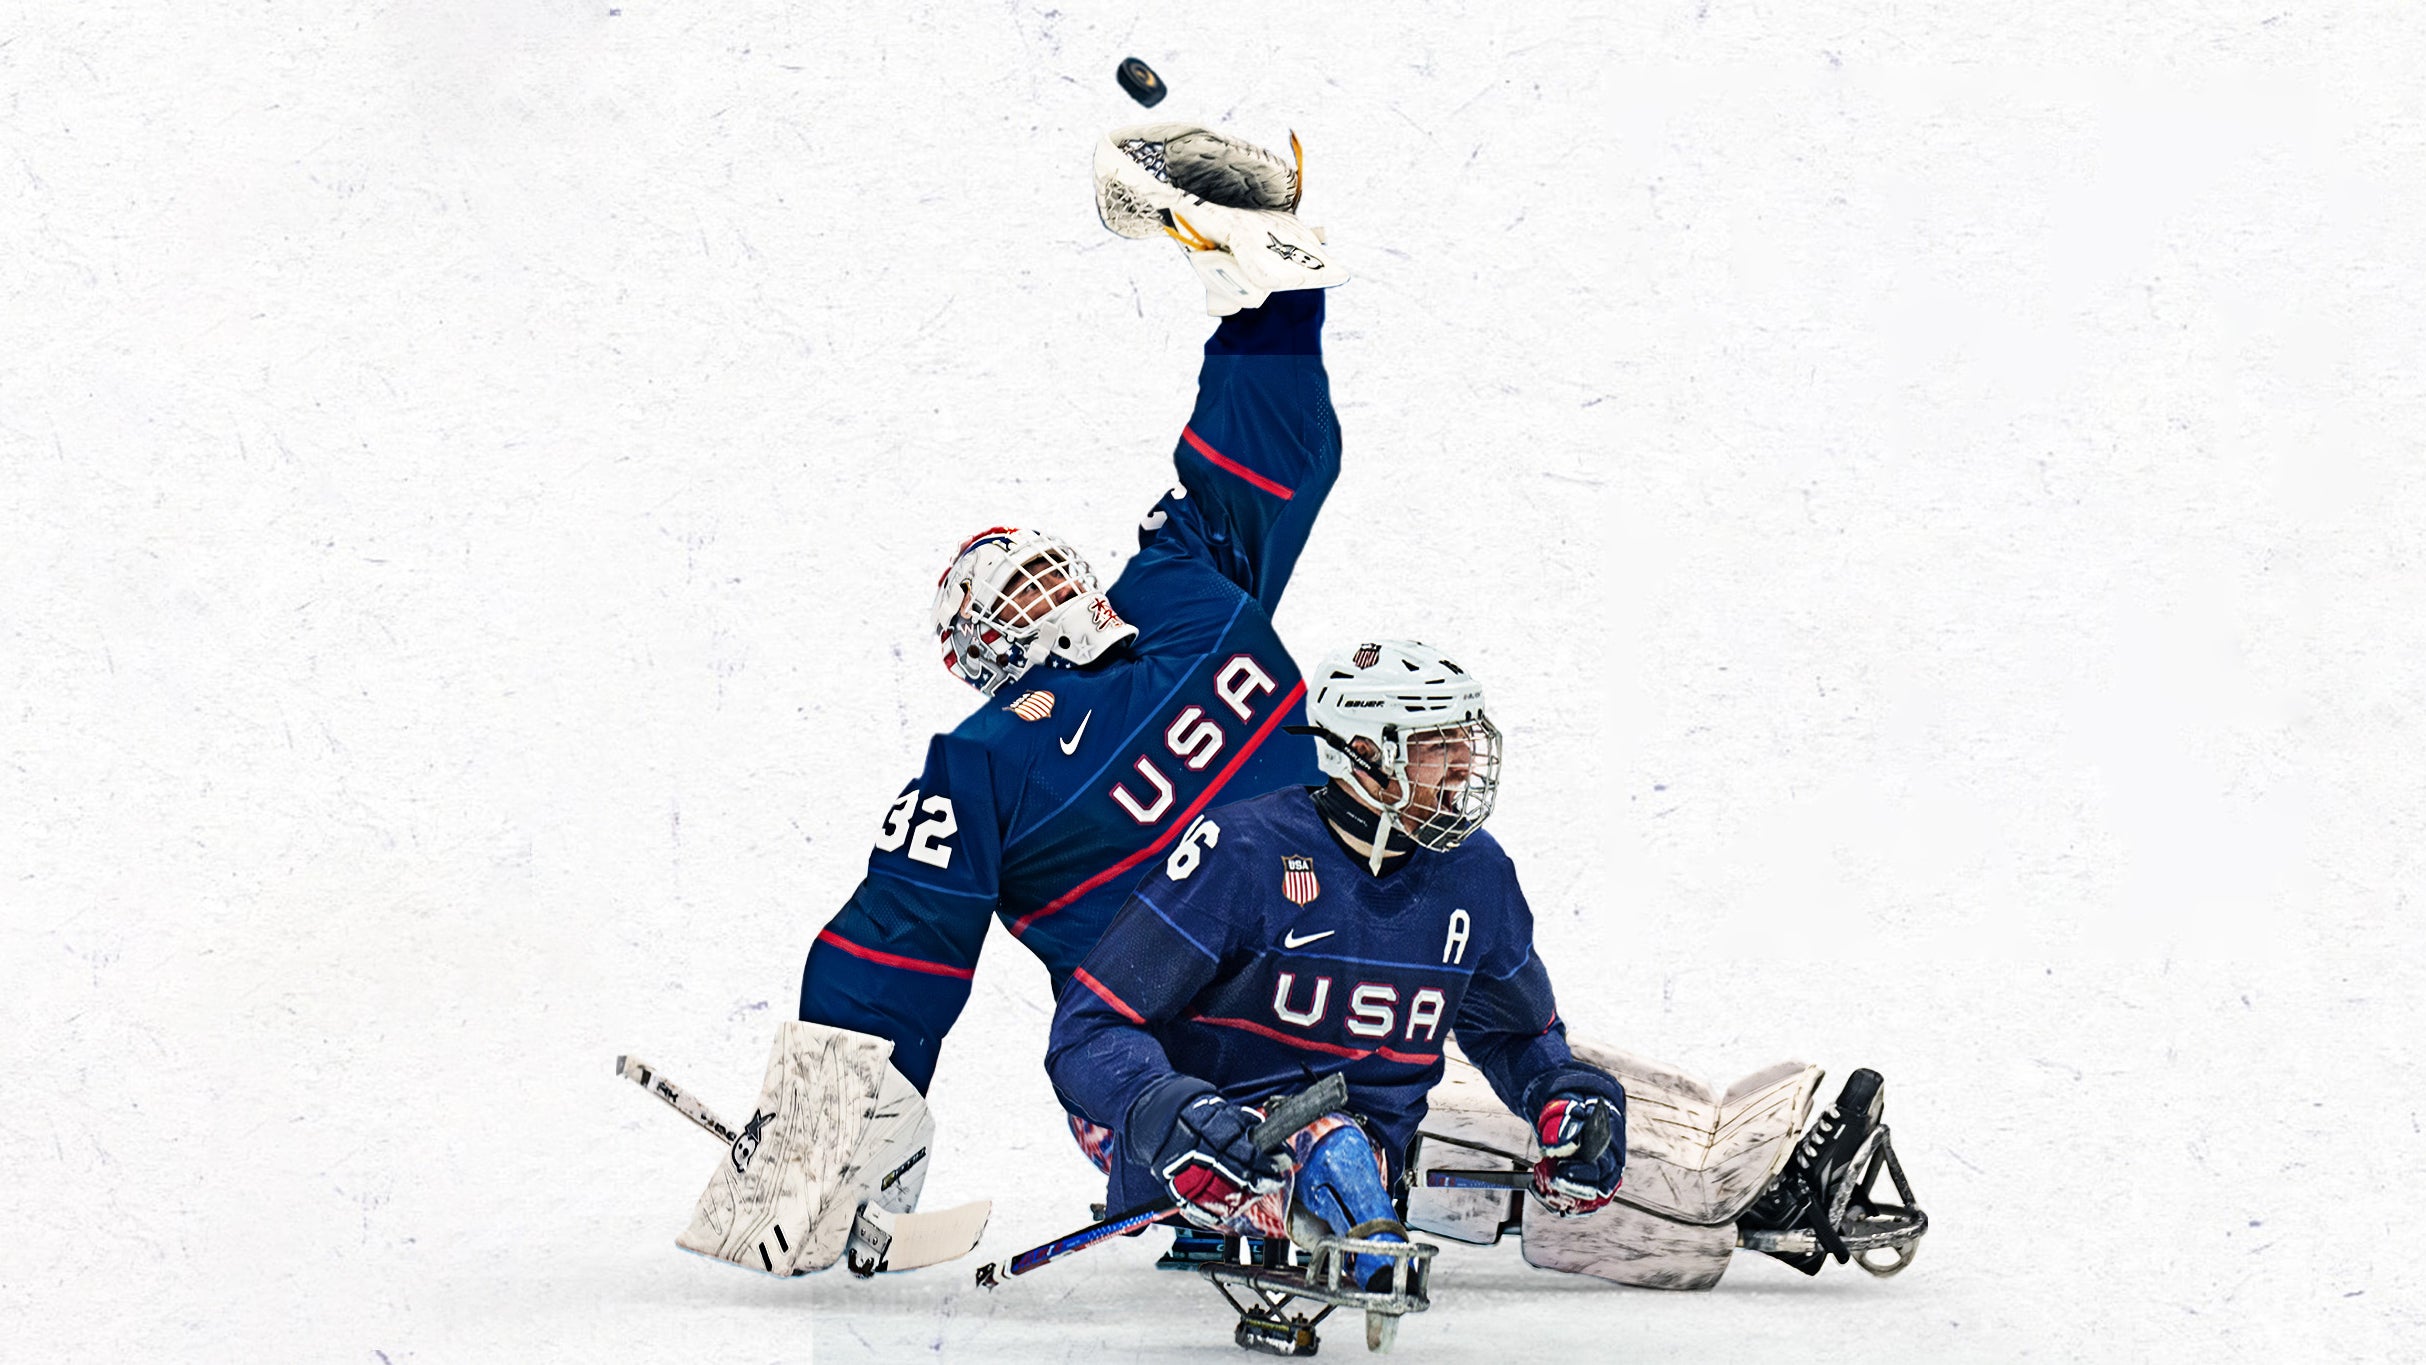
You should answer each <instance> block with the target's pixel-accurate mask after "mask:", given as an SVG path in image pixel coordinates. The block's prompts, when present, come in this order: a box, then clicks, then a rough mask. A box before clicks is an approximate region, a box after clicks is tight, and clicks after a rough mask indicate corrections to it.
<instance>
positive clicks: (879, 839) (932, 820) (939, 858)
mask: <svg viewBox="0 0 2426 1365" xmlns="http://www.w3.org/2000/svg"><path fill="white" fill-rule="evenodd" d="M913 810H923V811H925V812H926V813H927V818H926V819H924V820H921V821H919V822H918V832H917V833H916V834H915V835H913V834H911V832H910V812H911V811H913ZM959 830H960V821H959V820H958V819H957V818H956V817H954V816H953V814H952V798H951V797H948V796H930V797H928V798H927V803H926V804H925V805H924V806H921V805H919V804H918V788H916V787H912V788H910V789H909V790H908V791H906V792H903V793H902V794H901V799H900V800H898V801H895V802H894V803H893V807H892V809H890V810H888V811H886V812H885V813H884V828H883V829H881V830H878V831H877V833H876V851H877V852H879V853H890V852H892V851H893V850H894V849H897V848H899V847H901V844H902V841H903V840H904V839H907V840H909V843H910V861H911V862H914V863H925V864H926V865H927V866H929V867H950V866H951V865H952V849H951V847H950V845H947V844H945V843H944V842H943V841H944V840H946V839H949V838H951V837H952V836H953V835H954V834H956V833H958V832H959Z"/></svg>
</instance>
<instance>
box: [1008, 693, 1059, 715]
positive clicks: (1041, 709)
mask: <svg viewBox="0 0 2426 1365" xmlns="http://www.w3.org/2000/svg"><path fill="white" fill-rule="evenodd" d="M1002 709H1003V710H1005V711H1008V712H1010V713H1011V714H1012V715H1014V716H1017V717H1019V718H1020V719H1021V720H1043V719H1044V718H1045V717H1047V716H1049V715H1052V714H1053V694H1052V693H1050V692H1046V691H1042V690H1039V691H1035V692H1027V693H1023V694H1021V696H1020V698H1019V700H1017V701H1015V702H1012V703H1011V704H1010V705H1009V706H1006V707H1004V708H1002Z"/></svg>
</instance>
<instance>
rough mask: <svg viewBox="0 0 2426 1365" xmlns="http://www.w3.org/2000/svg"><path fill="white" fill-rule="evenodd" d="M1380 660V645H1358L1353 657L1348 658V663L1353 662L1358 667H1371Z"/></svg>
mask: <svg viewBox="0 0 2426 1365" xmlns="http://www.w3.org/2000/svg"><path fill="white" fill-rule="evenodd" d="M1380 661H1381V646H1380V645H1358V646H1357V647H1356V655H1355V657H1354V658H1352V659H1350V660H1349V662H1350V663H1353V664H1355V665H1356V666H1357V667H1358V668H1371V667H1372V666H1373V665H1375V664H1376V663H1379V662H1380Z"/></svg>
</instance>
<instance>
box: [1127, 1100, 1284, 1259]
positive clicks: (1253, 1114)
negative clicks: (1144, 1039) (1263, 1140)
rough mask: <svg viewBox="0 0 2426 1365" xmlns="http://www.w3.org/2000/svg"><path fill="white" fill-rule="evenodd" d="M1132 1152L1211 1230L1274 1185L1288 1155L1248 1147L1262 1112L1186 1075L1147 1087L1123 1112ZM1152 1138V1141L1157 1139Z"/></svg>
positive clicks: (1185, 1211) (1185, 1212) (1184, 1210)
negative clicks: (1145, 1152)
mask: <svg viewBox="0 0 2426 1365" xmlns="http://www.w3.org/2000/svg"><path fill="white" fill-rule="evenodd" d="M1129 1121H1130V1127H1129V1135H1130V1142H1131V1143H1132V1145H1133V1147H1134V1148H1135V1149H1138V1150H1144V1149H1146V1148H1147V1144H1149V1143H1151V1144H1152V1147H1151V1155H1150V1156H1149V1157H1148V1159H1147V1164H1148V1165H1149V1166H1150V1167H1151V1168H1152V1169H1153V1171H1154V1173H1155V1174H1156V1175H1158V1176H1161V1177H1162V1181H1163V1185H1164V1186H1165V1187H1166V1188H1167V1189H1169V1190H1170V1191H1171V1194H1172V1196H1173V1197H1174V1198H1176V1199H1178V1200H1179V1202H1180V1214H1181V1216H1182V1217H1184V1218H1186V1219H1187V1220H1188V1221H1189V1222H1191V1223H1194V1224H1196V1225H1197V1226H1198V1227H1206V1228H1211V1227H1218V1226H1220V1224H1221V1223H1222V1222H1223V1220H1225V1219H1227V1218H1229V1217H1230V1216H1231V1215H1232V1214H1234V1213H1236V1212H1238V1209H1239V1207H1240V1206H1241V1205H1243V1204H1245V1203H1246V1202H1247V1201H1249V1200H1251V1199H1254V1198H1256V1197H1257V1196H1258V1195H1262V1194H1266V1193H1269V1192H1270V1191H1273V1190H1277V1189H1279V1188H1280V1187H1281V1178H1282V1177H1283V1176H1286V1175H1287V1174H1288V1173H1289V1158H1288V1156H1287V1155H1286V1154H1285V1153H1281V1152H1259V1151H1257V1150H1255V1141H1254V1137H1253V1134H1254V1131H1255V1125H1256V1124H1258V1123H1261V1122H1262V1121H1263V1115H1262V1114H1261V1113H1259V1112H1258V1111H1256V1110H1254V1109H1250V1108H1248V1107H1247V1106H1245V1105H1243V1104H1233V1103H1231V1102H1230V1101H1228V1100H1225V1099H1223V1098H1222V1097H1221V1096H1220V1094H1219V1093H1217V1092H1216V1091H1215V1090H1214V1089H1213V1087H1212V1086H1210V1085H1207V1084H1206V1083H1205V1082H1203V1081H1200V1080H1198V1079H1196V1078H1195V1077H1193V1076H1170V1077H1166V1078H1164V1079H1163V1080H1161V1081H1157V1082H1156V1083H1155V1084H1154V1085H1152V1086H1149V1087H1148V1088H1147V1089H1146V1091H1145V1093H1144V1094H1141V1095H1139V1096H1138V1097H1137V1101H1136V1103H1135V1104H1133V1105H1132V1106H1130V1110H1129ZM1157 1134H1159V1136H1157Z"/></svg>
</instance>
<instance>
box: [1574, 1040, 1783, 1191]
mask: <svg viewBox="0 0 2426 1365" xmlns="http://www.w3.org/2000/svg"><path fill="white" fill-rule="evenodd" d="M1571 1046H1572V1047H1573V1049H1574V1052H1575V1055H1576V1056H1577V1057H1578V1058H1581V1059H1582V1060H1584V1061H1587V1062H1590V1063H1591V1064H1592V1065H1594V1066H1597V1067H1599V1068H1601V1069H1602V1070H1603V1071H1606V1072H1608V1073H1609V1074H1610V1075H1612V1076H1615V1077H1617V1080H1618V1084H1620V1085H1622V1086H1624V1087H1625V1088H1626V1183H1625V1186H1624V1187H1623V1188H1622V1189H1620V1190H1619V1191H1618V1196H1617V1197H1618V1198H1619V1199H1620V1200H1621V1201H1623V1202H1625V1203H1628V1204H1632V1205H1634V1206H1636V1207H1637V1208H1643V1209H1648V1210H1650V1211H1651V1212H1653V1213H1657V1214H1661V1215H1664V1216H1666V1217H1669V1218H1674V1219H1676V1220H1678V1221H1680V1222H1685V1223H1701V1224H1719V1223H1733V1222H1734V1221H1735V1220H1736V1219H1737V1218H1738V1217H1740V1216H1741V1215H1742V1214H1743V1211H1744V1210H1745V1209H1747V1208H1749V1207H1751V1205H1752V1201H1753V1200H1755V1199H1757V1198H1759V1197H1760V1193H1761V1191H1762V1190H1765V1189H1767V1188H1768V1187H1769V1182H1770V1181H1771V1180H1772V1179H1774V1178H1775V1177H1776V1175H1777V1173H1778V1172H1779V1171H1780V1170H1783V1169H1784V1168H1785V1164H1786V1161H1787V1159H1788V1158H1789V1157H1791V1156H1792V1155H1793V1154H1794V1142H1795V1139H1796V1138H1798V1137H1799V1136H1801V1134H1802V1131H1803V1123H1804V1121H1805V1120H1806V1119H1807V1118H1808V1117H1809V1116H1810V1113H1811V1100H1812V1095H1813V1092H1814V1091H1815V1090H1816V1089H1817V1088H1818V1086H1819V1081H1820V1075H1821V1072H1820V1069H1819V1068H1818V1067H1816V1066H1809V1065H1806V1064H1804V1063H1802V1062H1780V1063H1778V1064H1777V1065H1775V1066H1772V1067H1766V1068H1764V1069H1762V1070H1759V1071H1755V1072H1753V1073H1752V1074H1751V1075H1749V1076H1746V1077H1744V1078H1743V1079H1742V1080H1740V1081H1737V1082H1736V1083H1735V1084H1733V1085H1731V1086H1729V1087H1727V1090H1726V1093H1724V1094H1720V1093H1718V1092H1716V1091H1713V1090H1712V1089H1711V1088H1710V1087H1709V1086H1708V1085H1707V1084H1705V1083H1704V1082H1703V1081H1701V1080H1700V1079H1698V1078H1696V1077H1692V1076H1687V1075H1684V1074H1682V1073H1681V1072H1676V1071H1672V1070H1669V1069H1668V1068H1667V1067H1664V1066H1661V1065H1659V1064H1658V1063H1656V1062H1651V1061H1646V1060H1645V1059H1643V1058H1641V1057H1637V1056H1635V1055H1633V1054H1632V1053H1627V1052H1620V1051H1618V1050H1617V1049H1615V1048H1606V1047H1600V1046H1598V1045H1596V1044H1593V1043H1587V1042H1574V1043H1572V1044H1571Z"/></svg>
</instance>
